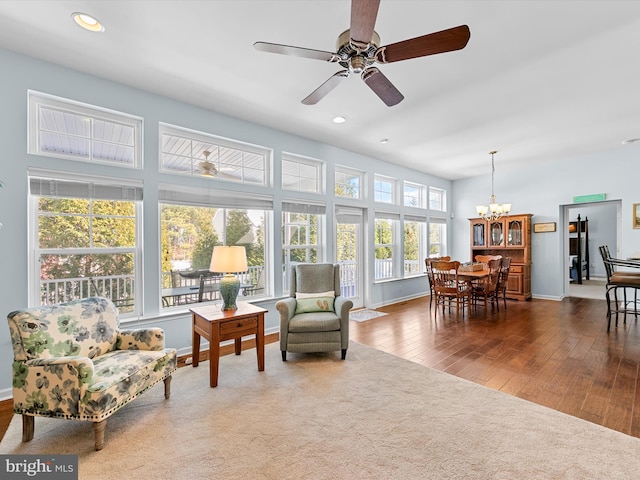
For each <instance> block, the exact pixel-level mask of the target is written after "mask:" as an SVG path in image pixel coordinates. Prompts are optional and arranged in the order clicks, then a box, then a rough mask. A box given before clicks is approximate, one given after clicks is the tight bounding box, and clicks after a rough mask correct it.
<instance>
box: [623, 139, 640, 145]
mask: <svg viewBox="0 0 640 480" xmlns="http://www.w3.org/2000/svg"><path fill="white" fill-rule="evenodd" d="M636 142H640V138H630V139H629V140H623V141H622V144H623V145H626V144H628V143H636Z"/></svg>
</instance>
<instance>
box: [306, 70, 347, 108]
mask: <svg viewBox="0 0 640 480" xmlns="http://www.w3.org/2000/svg"><path fill="white" fill-rule="evenodd" d="M348 76H349V70H340V71H339V72H336V73H335V74H333V75H332V76H331V77H329V80H327V81H326V82H324V83H323V84H322V85H320V86H319V87H318V88H316V89H315V90H314V91H313V92H311V93H310V94H309V95H308V96H307V98H305V99H304V100H302V103H304V104H305V105H315V104H316V103H318V102H319V101H320V100H322V99H323V98H324V97H325V96H326V95H327V94H328V93H329V92H330V91H331V90H333V89H334V88H336V87H337V86H338V84H339V83H340V82H341V81H342V80H344V79H345V78H347V77H348Z"/></svg>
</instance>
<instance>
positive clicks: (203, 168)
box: [198, 150, 218, 177]
mask: <svg viewBox="0 0 640 480" xmlns="http://www.w3.org/2000/svg"><path fill="white" fill-rule="evenodd" d="M202 154H203V155H204V160H203V161H202V162H200V163H199V164H198V168H199V169H200V172H201V174H202V175H204V176H206V177H215V176H216V175H218V169H217V168H216V166H215V165H214V164H213V163H212V162H210V161H209V155H211V152H210V151H208V150H205V151H204V152H202Z"/></svg>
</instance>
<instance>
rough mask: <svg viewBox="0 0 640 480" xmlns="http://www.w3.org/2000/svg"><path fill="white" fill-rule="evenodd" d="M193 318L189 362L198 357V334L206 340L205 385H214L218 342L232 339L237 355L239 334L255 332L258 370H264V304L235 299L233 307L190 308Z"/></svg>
mask: <svg viewBox="0 0 640 480" xmlns="http://www.w3.org/2000/svg"><path fill="white" fill-rule="evenodd" d="M189 311H190V312H191V314H192V318H193V345H192V355H193V358H192V365H193V366H194V367H197V366H198V363H199V360H200V337H204V338H206V339H207V340H208V341H209V385H210V386H211V387H216V386H217V385H218V365H219V360H220V342H222V341H225V340H231V339H233V340H234V341H235V354H236V355H240V353H241V350H242V337H244V336H246V335H255V336H256V352H257V355H258V371H260V372H262V371H264V314H265V312H267V310H265V309H264V308H261V307H257V306H255V305H252V304H250V303H247V302H238V309H237V310H227V311H223V310H221V309H220V306H219V305H208V306H203V307H194V308H190V309H189Z"/></svg>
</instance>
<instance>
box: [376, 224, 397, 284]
mask: <svg viewBox="0 0 640 480" xmlns="http://www.w3.org/2000/svg"><path fill="white" fill-rule="evenodd" d="M399 218H400V216H399V215H397V214H393V213H384V212H376V219H375V231H374V248H375V272H374V279H375V280H385V279H389V278H394V277H396V276H397V274H396V272H395V269H396V268H395V267H396V266H395V259H396V258H398V253H397V251H396V249H395V247H394V244H395V243H396V242H395V239H396V238H397V237H396V230H397V228H398V224H399Z"/></svg>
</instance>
